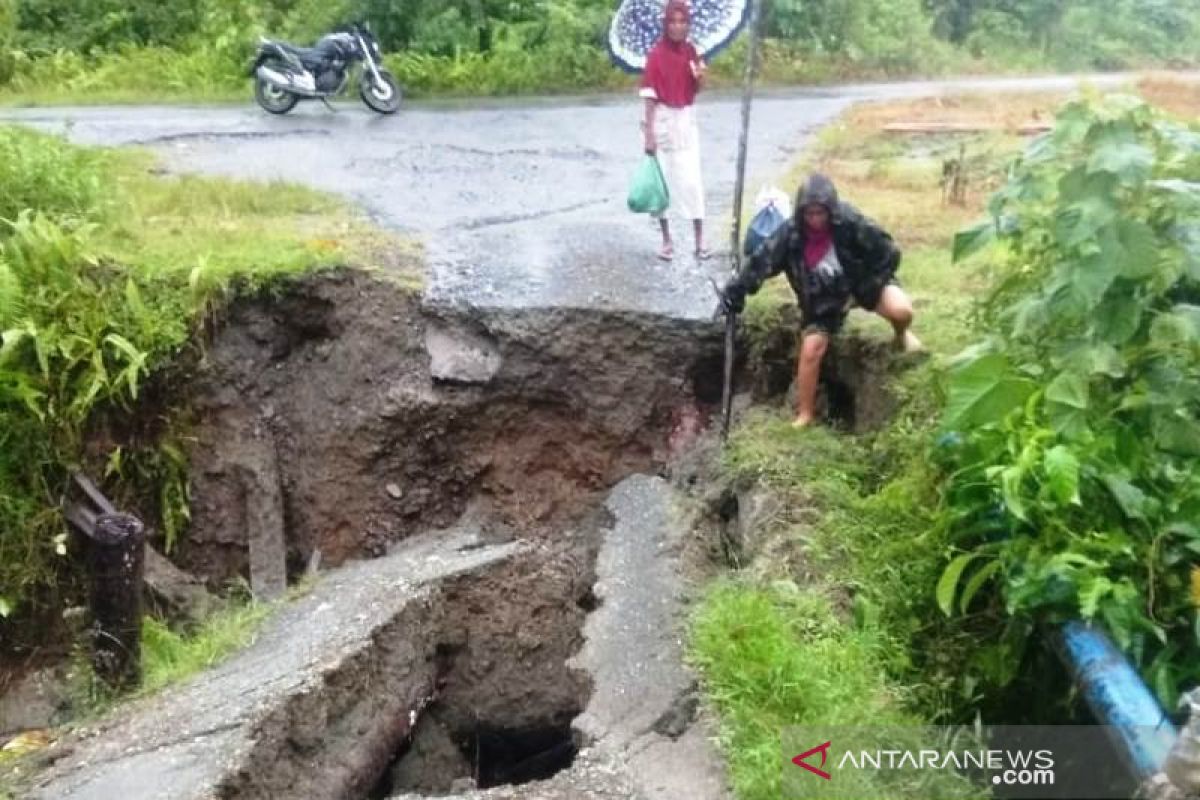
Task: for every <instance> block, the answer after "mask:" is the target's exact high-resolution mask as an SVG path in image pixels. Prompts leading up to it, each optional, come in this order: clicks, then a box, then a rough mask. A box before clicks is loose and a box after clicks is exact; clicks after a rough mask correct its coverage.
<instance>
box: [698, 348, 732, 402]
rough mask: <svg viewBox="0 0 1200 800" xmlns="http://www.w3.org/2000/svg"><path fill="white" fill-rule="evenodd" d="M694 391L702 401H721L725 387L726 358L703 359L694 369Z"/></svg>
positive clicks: (699, 400)
mask: <svg viewBox="0 0 1200 800" xmlns="http://www.w3.org/2000/svg"><path fill="white" fill-rule="evenodd" d="M691 378H692V392H693V394H695V396H696V400H697V401H698V402H700V403H708V404H716V403H720V402H721V396H722V395H723V394H724V389H725V361H724V358H707V359H702V360H701V361H700V362H699V363H697V364H696V366H695V367H694V369H693V370H692V376H691Z"/></svg>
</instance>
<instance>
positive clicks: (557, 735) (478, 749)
mask: <svg viewBox="0 0 1200 800" xmlns="http://www.w3.org/2000/svg"><path fill="white" fill-rule="evenodd" d="M467 750H468V752H467V753H466V755H467V757H468V758H470V759H471V762H472V763H473V764H474V765H475V771H476V774H477V776H478V782H479V784H478V785H479V788H480V789H489V788H491V787H493V786H504V785H509V784H512V785H518V784H522V783H529V782H530V781H537V780H543V779H545V778H549V777H551V776H553V775H555V774H556V773H558V772H560V771H562V770H564V769H566V768H567V767H569V766H571V762H573V761H574V760H575V754H576V752H578V747H577V746H576V745H575V740H574V739H573V738H572V737H571V728H570V726H569V725H564V726H561V727H551V728H533V729H528V730H496V729H487V728H481V729H480V730H478V731H476V733H475V735H474V737H472V741H470V742H468V743H467Z"/></svg>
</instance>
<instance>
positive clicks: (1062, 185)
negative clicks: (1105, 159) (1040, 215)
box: [1054, 167, 1120, 247]
mask: <svg viewBox="0 0 1200 800" xmlns="http://www.w3.org/2000/svg"><path fill="white" fill-rule="evenodd" d="M1116 188H1117V181H1116V178H1115V177H1114V176H1112V175H1108V174H1106V173H1096V174H1089V173H1088V172H1087V170H1086V169H1084V168H1083V167H1076V168H1075V169H1073V170H1071V171H1070V172H1068V173H1067V174H1066V175H1064V176H1063V177H1062V178H1061V179H1060V180H1059V182H1058V194H1059V209H1058V213H1057V214H1056V215H1055V219H1054V230H1055V234H1056V236H1057V237H1058V240H1059V243H1060V244H1061V245H1062V246H1064V247H1074V246H1075V245H1078V244H1080V243H1082V242H1084V241H1087V240H1088V239H1091V238H1092V237H1093V236H1095V235H1096V234H1097V233H1099V232H1100V231H1102V230H1104V229H1105V228H1107V227H1108V226H1109V225H1110V224H1112V223H1113V222H1114V221H1116V220H1117V218H1118V216H1119V214H1120V209H1119V208H1118V206H1117V203H1116V196H1115V195H1116Z"/></svg>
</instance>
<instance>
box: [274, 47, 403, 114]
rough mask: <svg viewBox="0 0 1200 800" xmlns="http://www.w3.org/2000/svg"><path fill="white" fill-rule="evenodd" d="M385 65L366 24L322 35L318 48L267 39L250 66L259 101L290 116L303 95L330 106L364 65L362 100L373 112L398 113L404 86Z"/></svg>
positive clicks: (359, 89) (361, 83) (361, 70)
mask: <svg viewBox="0 0 1200 800" xmlns="http://www.w3.org/2000/svg"><path fill="white" fill-rule="evenodd" d="M382 63H383V55H382V53H381V52H380V50H379V41H378V40H377V39H376V38H375V36H374V35H373V34H372V33H371V32H370V31H369V30H367V28H366V27H365V26H361V25H351V26H350V27H349V28H347V29H345V30H341V31H335V32H334V33H330V34H328V35H327V36H322V37H321V38H320V40H318V41H317V43H316V45H315V46H313V47H295V46H294V45H290V44H288V43H287V42H281V41H278V40H276V39H267V38H265V37H263V38H261V40H260V42H259V46H258V53H257V54H256V55H255V57H254V62H253V63H252V64H251V66H250V77H252V78H254V99H255V100H257V101H258V104H259V105H260V106H262V107H263V110H265V111H268V112H270V113H272V114H286V113H287V112H289V111H291V110H292V109H293V108H294V107H295V106H296V103H298V102H300V101H301V100H304V99H319V100H321V101H322V102H324V103H325V104H326V105H328V104H329V99H328V98H330V97H334V96H336V95H340V94H341V93H342V92H344V91H345V90H346V87H347V86H349V85H350V79H351V76H352V75H353V74H354V72H356V70H355V69H354V68H355V67H357V66H358V65H359V64H361V65H362V66H361V69H358V70H357V72H358V73H359V76H358V94H359V96H360V97H361V98H362V101H363V102H364V103H366V104H367V107H368V108H370V109H371V110H372V111H376V112H378V113H380V114H394V113H396V112H397V111H398V110H399V109H400V102H401V99H402V97H401V91H400V86H399V84H397V83H396V79H395V78H394V77H393V76H392V74H391V73H390V72H388V71H387V70H386V69H383V67H382V66H381V64H382Z"/></svg>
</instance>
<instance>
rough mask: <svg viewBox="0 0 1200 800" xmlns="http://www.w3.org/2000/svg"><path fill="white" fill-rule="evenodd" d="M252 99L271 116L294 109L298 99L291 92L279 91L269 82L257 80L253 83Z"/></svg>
mask: <svg viewBox="0 0 1200 800" xmlns="http://www.w3.org/2000/svg"><path fill="white" fill-rule="evenodd" d="M254 99H255V100H257V101H258V104H259V105H260V106H262V107H263V110H264V111H268V112H270V113H272V114H286V113H287V112H289V111H291V110H292V109H293V108H295V107H296V103H298V102H300V98H299V97H297V96H296V95H294V94H292V93H291V92H287V91H284V90H283V89H280V88H279V87H278V86H276V85H275V84H273V83H271V82H270V81H266V80H263V79H262V78H257V79H256V80H255V81H254Z"/></svg>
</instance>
